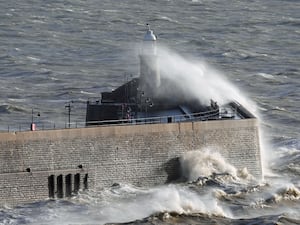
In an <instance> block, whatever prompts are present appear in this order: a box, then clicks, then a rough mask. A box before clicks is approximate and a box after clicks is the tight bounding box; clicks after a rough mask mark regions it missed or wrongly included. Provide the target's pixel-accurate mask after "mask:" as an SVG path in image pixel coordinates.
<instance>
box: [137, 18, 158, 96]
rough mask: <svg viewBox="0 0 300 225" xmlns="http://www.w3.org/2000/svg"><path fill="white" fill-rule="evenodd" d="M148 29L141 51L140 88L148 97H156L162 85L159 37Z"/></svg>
mask: <svg viewBox="0 0 300 225" xmlns="http://www.w3.org/2000/svg"><path fill="white" fill-rule="evenodd" d="M147 26H148V29H147V31H146V34H145V36H144V39H143V43H142V46H141V52H140V55H139V57H140V85H139V89H140V91H142V92H143V93H144V94H145V95H146V96H147V97H155V94H156V93H157V89H158V88H159V86H160V73H159V65H158V57H157V49H156V41H157V37H156V35H155V34H154V33H153V31H152V30H151V29H150V25H149V24H147Z"/></svg>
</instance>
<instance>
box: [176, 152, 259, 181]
mask: <svg viewBox="0 0 300 225" xmlns="http://www.w3.org/2000/svg"><path fill="white" fill-rule="evenodd" d="M180 164H181V169H182V175H183V178H185V180H187V181H194V182H196V183H198V184H201V183H202V184H203V183H208V182H212V181H214V182H217V181H216V179H218V178H219V179H221V182H226V181H229V180H231V181H238V180H239V181H240V180H248V181H249V180H252V179H253V176H252V175H251V174H249V172H248V171H247V168H243V169H242V170H238V169H236V168H235V167H234V166H233V165H231V164H230V163H228V162H227V161H226V160H225V159H224V158H223V157H222V156H221V154H220V153H219V152H216V151H212V150H211V149H209V148H206V149H201V150H198V151H190V152H187V153H186V154H184V155H183V156H182V157H181V158H180Z"/></svg>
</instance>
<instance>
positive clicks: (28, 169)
mask: <svg viewBox="0 0 300 225" xmlns="http://www.w3.org/2000/svg"><path fill="white" fill-rule="evenodd" d="M258 132H259V130H258V121H257V119H255V118H251V119H243V120H215V121H198V122H183V123H169V124H148V125H121V126H120V125H119V126H107V127H87V128H76V129H62V130H45V131H26V132H15V133H1V134H0V204H1V205H9V206H11V205H18V204H22V203H29V202H34V201H39V200H45V199H48V198H57V197H58V198H61V197H68V196H71V195H72V194H74V193H76V192H77V191H78V190H79V189H87V188H88V189H101V188H103V187H109V186H111V185H113V184H115V183H131V184H134V185H137V186H152V185H158V184H164V183H168V182H170V181H172V180H174V179H177V178H179V176H180V165H179V160H178V158H179V157H180V156H182V155H183V154H184V153H186V152H188V151H191V150H199V151H201V150H203V149H204V148H207V147H208V148H210V149H213V150H216V151H218V152H220V154H221V155H222V156H223V157H224V158H225V159H226V160H227V161H228V162H229V163H231V164H232V165H234V166H235V167H236V168H238V169H242V168H244V167H246V168H247V169H248V171H249V172H250V173H251V174H252V175H253V176H254V177H256V178H258V179H260V178H261V176H262V168H261V156H260V145H259V134H258Z"/></svg>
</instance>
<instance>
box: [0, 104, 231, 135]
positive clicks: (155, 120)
mask: <svg viewBox="0 0 300 225" xmlns="http://www.w3.org/2000/svg"><path fill="white" fill-rule="evenodd" d="M236 115H237V114H236V112H235V111H229V112H228V111H227V110H226V109H221V110H219V109H215V110H211V111H207V112H200V113H193V114H184V115H183V114H181V115H169V116H160V117H147V118H130V119H121V120H102V121H89V122H83V121H75V122H71V123H68V122H43V121H39V122H37V123H35V130H56V129H70V128H83V127H88V126H114V125H115V126H116V125H117V126H122V125H124V126H126V125H140V124H161V123H178V122H191V121H206V120H222V119H233V118H234V117H236ZM30 130H31V123H21V124H16V125H8V126H6V127H5V126H1V127H0V132H21V131H30Z"/></svg>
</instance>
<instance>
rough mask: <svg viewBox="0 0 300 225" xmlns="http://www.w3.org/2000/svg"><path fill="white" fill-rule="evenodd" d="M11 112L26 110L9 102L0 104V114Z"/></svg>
mask: <svg viewBox="0 0 300 225" xmlns="http://www.w3.org/2000/svg"><path fill="white" fill-rule="evenodd" d="M12 112H27V110H26V109H25V108H23V107H20V106H16V105H10V104H4V105H0V114H10V113H12Z"/></svg>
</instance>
